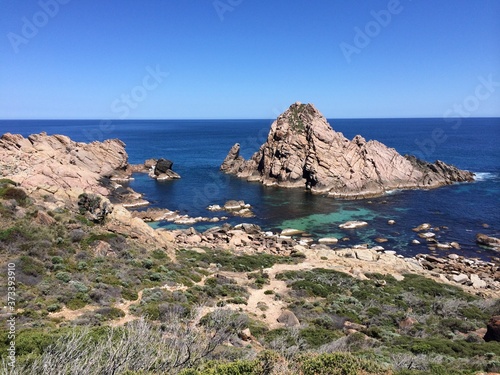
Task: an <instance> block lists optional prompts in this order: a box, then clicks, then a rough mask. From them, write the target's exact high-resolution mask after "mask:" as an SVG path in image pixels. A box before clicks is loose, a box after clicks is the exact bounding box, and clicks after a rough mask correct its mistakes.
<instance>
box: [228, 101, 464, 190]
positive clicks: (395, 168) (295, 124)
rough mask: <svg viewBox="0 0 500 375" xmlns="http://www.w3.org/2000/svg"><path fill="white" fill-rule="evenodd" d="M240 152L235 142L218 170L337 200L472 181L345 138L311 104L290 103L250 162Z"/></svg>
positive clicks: (447, 168)
mask: <svg viewBox="0 0 500 375" xmlns="http://www.w3.org/2000/svg"><path fill="white" fill-rule="evenodd" d="M239 152H240V146H239V144H235V145H234V146H233V147H232V148H231V150H230V151H229V154H228V155H227V157H226V158H225V160H224V162H223V163H222V165H221V170H222V171H224V172H226V173H229V174H234V175H236V176H238V177H241V178H245V179H247V180H249V181H259V182H261V183H263V184H264V185H267V186H273V185H276V186H280V187H288V188H299V187H300V188H304V187H305V188H307V189H310V190H311V191H312V192H313V193H317V194H326V195H328V196H331V197H335V198H344V199H356V198H367V197H374V196H379V195H382V194H383V193H384V192H385V191H387V190H393V189H416V188H418V189H431V188H436V187H440V186H443V185H449V184H452V183H454V182H468V181H473V180H474V174H473V173H471V172H468V171H462V170H459V169H458V168H456V167H454V166H452V165H448V164H446V163H443V162H442V161H436V162H435V163H428V162H425V161H422V160H419V159H417V158H415V157H413V156H402V155H400V154H399V153H398V152H397V151H396V150H395V149H393V148H389V147H387V146H385V145H383V144H382V143H380V142H378V141H374V140H371V141H366V140H365V139H364V138H363V137H361V136H360V135H357V136H356V137H354V139H352V140H348V139H347V138H346V137H344V135H343V134H342V133H340V132H336V131H334V130H333V129H332V128H331V126H330V125H329V124H328V122H327V121H326V119H325V117H323V115H322V114H321V113H320V112H319V111H318V110H317V109H316V108H315V107H314V106H313V105H312V104H301V103H295V104H292V105H291V106H290V108H289V109H288V110H287V111H286V112H284V113H283V114H281V115H280V116H279V117H278V118H277V119H276V121H274V123H273V124H272V126H271V130H270V132H269V135H268V137H267V141H266V142H265V143H264V144H263V145H262V146H261V147H260V149H259V151H257V152H256V153H255V154H254V155H253V156H252V157H251V158H250V159H249V160H245V159H243V158H242V157H241V156H240V154H239Z"/></svg>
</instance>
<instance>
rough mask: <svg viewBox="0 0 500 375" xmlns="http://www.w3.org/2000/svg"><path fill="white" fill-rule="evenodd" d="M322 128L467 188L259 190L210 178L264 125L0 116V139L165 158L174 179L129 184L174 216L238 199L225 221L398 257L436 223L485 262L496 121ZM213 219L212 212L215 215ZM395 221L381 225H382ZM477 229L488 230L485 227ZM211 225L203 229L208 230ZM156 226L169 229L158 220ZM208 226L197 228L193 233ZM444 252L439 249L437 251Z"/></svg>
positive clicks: (492, 225) (262, 133)
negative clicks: (442, 165)
mask: <svg viewBox="0 0 500 375" xmlns="http://www.w3.org/2000/svg"><path fill="white" fill-rule="evenodd" d="M329 122H330V124H331V125H332V127H333V128H334V129H335V130H337V131H341V132H342V133H344V135H345V136H346V137H348V138H349V139H352V138H353V137H354V136H355V135H357V134H361V135H362V136H363V137H365V138H366V139H367V140H369V139H377V140H379V141H381V142H383V143H385V144H386V145H387V146H389V147H393V148H395V149H396V150H398V151H399V152H400V153H401V154H407V153H408V154H415V155H417V156H419V157H420V158H423V159H426V160H428V161H434V160H437V159H439V160H443V161H445V162H447V163H452V164H455V165H456V166H457V167H459V168H462V169H468V170H471V171H473V172H475V173H477V177H478V178H477V182H474V183H470V184H459V185H453V186H447V187H443V188H440V189H436V190H431V191H395V192H391V193H389V194H387V195H385V196H383V197H380V198H376V199H370V200H360V201H339V200H333V199H331V198H326V197H322V196H312V195H310V194H309V193H307V192H305V191H302V190H300V189H296V190H290V189H278V188H266V187H263V186H262V185H260V184H258V183H249V182H246V181H243V180H240V179H237V178H235V177H230V176H227V175H224V174H222V173H220V172H219V166H220V164H221V163H222V161H223V160H224V157H225V156H226V154H227V152H228V151H229V149H230V147H231V146H232V145H233V144H234V143H236V142H238V143H240V144H241V145H242V153H243V156H244V157H249V156H250V155H251V154H252V153H253V152H255V151H256V150H257V149H258V148H259V146H260V145H261V144H262V143H263V142H264V141H265V139H266V137H267V133H268V131H269V128H270V126H271V123H272V120H179V121H177V120H168V121H163V120H127V121H118V120H116V121H112V122H102V121H99V120H71V121H68V120H57V121H56V120H2V121H0V133H1V134H3V133H5V132H11V133H20V134H23V135H25V136H27V135H29V134H32V133H39V132H41V131H46V132H47V133H48V134H65V135H68V136H70V137H71V138H72V139H74V140H76V141H84V142H89V141H94V140H103V139H107V138H119V139H121V140H123V141H124V142H125V143H126V149H127V152H128V155H129V162H130V163H142V162H143V161H144V160H145V159H148V158H160V157H164V158H167V159H170V160H172V161H173V162H174V167H173V169H174V170H175V171H176V172H178V173H179V174H180V175H181V176H182V178H181V179H180V180H175V181H167V182H156V181H154V180H152V179H150V178H149V177H147V176H146V175H144V174H136V175H135V180H134V181H133V182H131V183H130V186H131V187H132V188H133V189H134V190H136V191H138V192H142V193H144V194H145V197H146V199H148V200H149V201H150V202H151V203H152V206H156V207H166V208H169V209H172V210H179V211H181V212H182V213H186V214H189V215H190V216H214V215H215V214H214V213H211V212H209V211H207V210H206V207H207V206H208V205H210V204H223V203H224V202H225V201H227V200H229V199H237V200H244V201H245V202H247V203H250V204H251V205H252V206H253V207H254V212H255V214H256V217H255V218H252V219H238V218H232V219H230V220H229V222H230V223H231V224H237V223H239V222H242V221H245V222H253V223H256V224H259V225H261V226H262V227H263V229H265V230H278V229H280V228H281V229H283V228H298V229H302V230H305V231H307V232H309V233H311V234H312V235H313V236H315V237H316V238H319V237H324V236H335V237H338V238H344V237H347V238H349V241H346V242H341V243H339V246H346V247H347V246H352V245H355V244H361V243H369V244H370V245H377V243H376V242H374V239H375V238H377V237H384V238H387V239H388V240H389V241H388V242H386V243H384V244H383V246H384V247H385V248H386V249H392V250H396V251H398V253H400V254H403V255H405V256H410V255H415V254H417V253H420V252H428V249H427V246H426V245H425V244H424V243H423V244H422V245H410V242H411V240H412V239H415V238H417V235H416V233H415V232H413V231H412V230H411V228H413V227H415V226H417V225H419V224H421V223H424V222H429V223H431V224H432V225H433V226H444V227H447V228H448V229H443V230H441V231H439V232H438V236H437V237H438V240H439V241H440V242H451V241H457V242H459V243H460V244H461V246H462V250H459V251H457V250H453V252H455V253H459V254H464V255H468V256H479V257H481V258H483V259H488V258H490V257H491V256H496V255H498V254H495V253H494V252H493V251H491V250H488V249H484V248H480V247H478V246H477V245H476V244H475V235H476V233H478V232H481V233H485V234H488V235H493V236H499V235H500V199H499V198H500V184H499V183H500V118H468V119H460V120H453V122H446V121H445V120H444V119H350V120H347V119H338V120H335V119H333V120H329ZM218 215H220V213H218ZM388 219H394V220H396V224H395V225H392V226H391V225H388V224H387V220H388ZM347 220H364V221H367V222H368V223H369V225H368V226H367V227H365V228H360V229H357V230H350V231H349V230H341V229H339V228H338V225H339V224H341V223H343V222H345V221H347ZM484 224H487V225H488V226H489V227H488V228H485V227H484ZM211 225H213V224H211ZM158 226H160V227H167V228H173V227H175V226H173V225H171V224H167V223H160V224H159V225H158ZM208 226H210V225H207V224H199V225H197V226H196V227H197V229H199V230H203V229H204V228H206V227H208ZM438 254H440V255H445V254H447V251H445V250H439V251H438Z"/></svg>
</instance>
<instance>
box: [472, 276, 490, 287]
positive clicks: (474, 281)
mask: <svg viewBox="0 0 500 375" xmlns="http://www.w3.org/2000/svg"><path fill="white" fill-rule="evenodd" d="M470 281H471V283H472V287H473V288H474V289H481V288H486V286H487V284H486V281H484V280H481V278H480V277H479V276H478V275H476V274H474V273H473V274H471V275H470Z"/></svg>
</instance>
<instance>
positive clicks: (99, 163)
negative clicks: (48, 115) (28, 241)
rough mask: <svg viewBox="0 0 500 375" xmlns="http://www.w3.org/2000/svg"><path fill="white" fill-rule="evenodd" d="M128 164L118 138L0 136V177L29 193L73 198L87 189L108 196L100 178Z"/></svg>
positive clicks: (34, 135)
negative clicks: (83, 139)
mask: <svg viewBox="0 0 500 375" xmlns="http://www.w3.org/2000/svg"><path fill="white" fill-rule="evenodd" d="M126 167H127V153H126V152H125V144H124V143H123V142H122V141H120V140H118V139H111V140H106V141H104V142H92V143H80V142H74V141H72V140H71V139H70V138H69V137H66V136H64V135H51V136H49V135H47V134H46V133H40V134H33V135H30V136H29V137H27V138H24V137H23V136H22V135H19V134H10V133H6V134H4V135H3V136H2V137H1V138H0V176H1V177H8V178H10V179H12V180H14V181H16V182H17V183H19V184H20V185H21V186H22V187H23V188H24V189H26V190H27V192H28V193H29V194H32V193H35V192H38V193H40V194H42V195H43V194H53V195H54V196H55V197H56V198H59V199H61V200H65V199H72V200H74V199H75V198H76V197H78V196H79V195H80V194H81V193H83V192H85V191H90V192H93V193H98V194H101V195H105V196H107V195H109V192H110V190H109V189H108V188H107V187H106V186H104V185H103V184H102V181H103V178H106V177H112V176H113V175H114V174H115V173H117V171H123V170H125V168H126Z"/></svg>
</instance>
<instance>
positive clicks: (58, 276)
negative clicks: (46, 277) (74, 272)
mask: <svg viewBox="0 0 500 375" xmlns="http://www.w3.org/2000/svg"><path fill="white" fill-rule="evenodd" d="M56 279H58V280H61V281H63V282H65V283H67V282H69V281H70V280H71V275H70V274H69V273H68V272H64V271H60V272H58V273H56Z"/></svg>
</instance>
